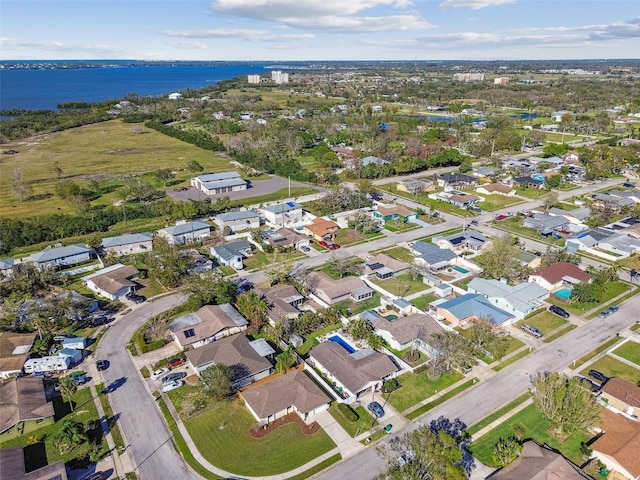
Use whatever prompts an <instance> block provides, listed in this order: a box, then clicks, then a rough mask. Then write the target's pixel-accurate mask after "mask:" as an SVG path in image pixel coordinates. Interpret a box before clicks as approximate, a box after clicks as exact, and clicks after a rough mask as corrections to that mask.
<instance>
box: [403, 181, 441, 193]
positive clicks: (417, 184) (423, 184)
mask: <svg viewBox="0 0 640 480" xmlns="http://www.w3.org/2000/svg"><path fill="white" fill-rule="evenodd" d="M396 189H397V190H399V191H400V192H407V193H411V194H417V193H420V192H429V191H432V190H433V189H434V185H433V182H432V181H431V180H427V179H425V178H411V179H409V180H404V181H402V182H400V183H398V184H397V186H396Z"/></svg>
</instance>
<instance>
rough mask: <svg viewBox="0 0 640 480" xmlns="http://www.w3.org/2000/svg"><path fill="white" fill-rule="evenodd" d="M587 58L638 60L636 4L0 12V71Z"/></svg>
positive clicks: (367, 0) (272, 5)
mask: <svg viewBox="0 0 640 480" xmlns="http://www.w3.org/2000/svg"><path fill="white" fill-rule="evenodd" d="M591 58H599V59H600V58H610V59H614V58H636V59H637V58H640V1H638V0H555V1H547V0H413V1H412V0H208V1H200V0H134V1H130V0H73V1H69V0H44V1H39V0H2V1H1V2H0V60H28V59H37V60H89V59H136V60H243V61H266V60H520V59H524V60H528V59H591Z"/></svg>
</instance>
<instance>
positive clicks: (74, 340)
mask: <svg viewBox="0 0 640 480" xmlns="http://www.w3.org/2000/svg"><path fill="white" fill-rule="evenodd" d="M88 345H89V342H88V341H87V339H86V337H67V338H65V339H64V340H63V341H62V348H66V349H69V350H84V349H85V348H87V346H88Z"/></svg>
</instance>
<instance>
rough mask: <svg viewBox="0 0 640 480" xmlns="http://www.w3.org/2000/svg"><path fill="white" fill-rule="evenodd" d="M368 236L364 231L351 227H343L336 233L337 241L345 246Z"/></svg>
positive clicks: (363, 239) (361, 240)
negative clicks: (360, 231) (357, 230)
mask: <svg viewBox="0 0 640 480" xmlns="http://www.w3.org/2000/svg"><path fill="white" fill-rule="evenodd" d="M367 238H368V237H367V236H366V235H364V234H362V233H359V232H356V231H355V230H351V229H350V228H341V229H340V230H338V233H337V234H336V243H337V244H338V245H341V246H343V247H346V246H347V245H353V244H356V243H360V242H363V241H365V240H366V239H367Z"/></svg>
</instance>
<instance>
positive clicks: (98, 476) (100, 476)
mask: <svg viewBox="0 0 640 480" xmlns="http://www.w3.org/2000/svg"><path fill="white" fill-rule="evenodd" d="M87 480H107V474H106V473H104V472H94V473H92V474H91V475H89V476H88V477H87Z"/></svg>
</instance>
